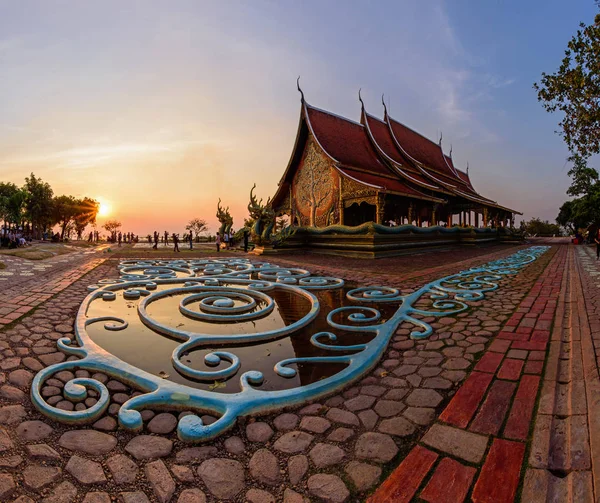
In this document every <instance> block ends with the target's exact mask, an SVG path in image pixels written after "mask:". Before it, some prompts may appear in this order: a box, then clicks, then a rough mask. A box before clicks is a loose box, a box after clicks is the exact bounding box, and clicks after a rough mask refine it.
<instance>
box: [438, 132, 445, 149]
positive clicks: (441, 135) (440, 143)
mask: <svg viewBox="0 0 600 503" xmlns="http://www.w3.org/2000/svg"><path fill="white" fill-rule="evenodd" d="M443 136H444V135H443V133H442V132H441V131H440V141H439V145H440V147H441V146H442V137H443Z"/></svg>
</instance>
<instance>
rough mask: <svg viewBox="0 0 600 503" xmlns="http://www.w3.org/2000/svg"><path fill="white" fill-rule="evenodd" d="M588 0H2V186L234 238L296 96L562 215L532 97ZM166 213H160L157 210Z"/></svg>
mask: <svg viewBox="0 0 600 503" xmlns="http://www.w3.org/2000/svg"><path fill="white" fill-rule="evenodd" d="M596 11H597V7H596V6H595V5H594V3H593V1H592V0H573V1H570V2H564V1H527V2H522V1H493V0H490V1H483V2H482V1H442V0H426V1H395V2H383V1H379V2H364V1H363V2H350V1H344V2H333V1H324V2H323V1H321V2H317V1H303V2H292V1H269V2H261V1H252V2H250V1H247V2H234V1H225V2H199V1H189V2H187V1H173V2H166V1H164V2H152V1H139V2H133V1H119V2H116V1H105V2H66V1H46V2H41V1H40V2H31V1H20V2H10V1H8V0H0V110H1V111H2V113H1V114H0V179H2V180H11V181H15V182H18V183H22V181H23V178H24V177H25V176H26V174H28V173H29V172H30V171H34V172H35V173H36V174H38V175H40V176H42V177H43V178H44V179H45V180H47V181H49V182H51V183H52V185H53V186H54V187H55V188H56V189H57V192H67V193H72V194H77V195H79V194H88V195H92V196H95V197H98V198H101V199H104V200H106V201H108V202H110V204H112V206H113V210H114V216H118V217H119V218H121V220H122V221H123V222H124V224H125V225H126V226H128V227H130V228H131V230H133V231H134V232H138V233H144V234H145V233H146V232H149V231H151V230H153V229H154V227H158V228H163V227H164V228H169V229H172V230H178V229H180V228H183V225H184V224H185V222H186V221H187V220H189V219H191V218H193V217H196V216H198V217H202V218H206V219H208V220H209V222H210V223H211V224H212V225H213V227H214V223H215V221H216V219H215V217H214V214H215V212H216V202H217V199H218V197H221V198H222V199H223V201H224V202H225V204H227V205H229V206H230V207H231V209H232V213H233V216H234V219H235V223H236V226H237V225H241V223H242V218H243V217H244V216H246V214H247V212H246V210H245V207H246V205H247V202H248V193H249V190H250V187H251V186H252V184H253V183H254V182H256V183H257V185H258V191H259V194H261V196H264V197H265V198H266V196H268V195H271V194H273V193H274V191H275V188H276V184H277V181H278V180H279V178H280V176H281V174H282V173H283V170H284V168H285V166H286V165H287V162H288V159H289V156H290V154H291V150H292V146H293V142H294V139H295V134H296V128H297V122H298V115H299V111H300V108H299V95H298V93H297V91H296V88H295V84H296V83H295V79H296V77H297V76H298V75H301V76H302V77H301V84H302V87H303V89H304V92H305V95H306V98H307V101H309V102H310V103H311V104H314V105H316V106H318V107H321V108H325V109H328V110H331V111H333V112H335V113H338V114H341V115H345V116H347V117H349V118H352V119H355V120H357V119H358V118H359V112H360V107H359V103H358V97H357V92H358V89H359V88H362V94H363V98H364V100H365V103H366V105H367V109H368V110H369V112H370V113H373V114H375V115H381V114H382V110H381V108H382V107H381V94H382V93H385V95H386V100H388V101H389V110H390V112H391V114H392V115H393V116H394V117H395V118H397V119H398V120H400V121H402V122H404V123H405V124H407V125H409V126H411V127H413V128H414V129H417V130H418V131H420V132H422V133H423V134H425V135H427V136H429V137H431V138H432V139H434V140H437V139H438V138H439V134H440V132H443V145H444V148H445V150H446V151H448V150H449V149H450V145H452V147H453V157H454V160H455V164H456V165H457V166H458V167H462V168H464V167H466V163H467V162H469V165H470V173H471V178H472V180H473V183H474V185H475V187H476V188H477V189H478V190H479V191H480V192H481V193H482V194H484V195H486V196H488V197H491V198H493V199H496V200H498V201H499V202H501V203H502V204H504V205H507V206H510V207H514V208H517V209H521V210H522V211H523V212H524V214H525V215H524V217H525V218H531V217H533V216H539V217H542V218H544V219H549V220H553V219H554V218H555V217H556V214H557V212H558V207H559V206H560V205H561V204H562V202H563V201H564V200H565V198H566V195H565V190H566V188H567V186H568V184H569V180H568V177H567V171H568V166H566V165H565V160H566V157H567V155H568V154H567V151H566V148H565V147H564V145H563V142H562V140H561V139H560V137H559V136H558V135H556V134H554V131H555V130H556V129H557V123H558V121H559V119H560V118H559V117H558V116H552V115H549V114H547V113H546V112H545V111H544V110H543V109H542V107H541V106H540V105H539V103H538V102H537V100H536V95H535V92H534V90H533V89H532V84H533V82H534V81H536V80H538V79H539V77H540V74H541V72H542V71H546V72H552V71H554V70H555V69H556V68H557V66H558V65H559V63H560V60H561V58H562V56H563V52H564V49H565V47H566V44H567V42H568V40H569V38H570V37H571V35H572V34H574V33H575V31H576V30H577V26H578V23H579V22H580V21H585V22H591V21H592V19H593V16H594V15H595V13H596ZM165 208H168V211H165Z"/></svg>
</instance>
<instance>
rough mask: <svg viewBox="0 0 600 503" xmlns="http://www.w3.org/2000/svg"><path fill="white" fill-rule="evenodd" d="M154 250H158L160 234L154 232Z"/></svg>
mask: <svg viewBox="0 0 600 503" xmlns="http://www.w3.org/2000/svg"><path fill="white" fill-rule="evenodd" d="M152 249H153V250H158V232H156V231H154V246H153V247H152Z"/></svg>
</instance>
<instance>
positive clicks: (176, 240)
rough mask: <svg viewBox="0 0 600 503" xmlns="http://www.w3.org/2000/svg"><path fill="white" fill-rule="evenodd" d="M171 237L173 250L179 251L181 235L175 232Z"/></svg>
mask: <svg viewBox="0 0 600 503" xmlns="http://www.w3.org/2000/svg"><path fill="white" fill-rule="evenodd" d="M171 238H172V239H173V251H174V252H178V251H179V236H178V235H177V234H175V233H173V234H172V235H171Z"/></svg>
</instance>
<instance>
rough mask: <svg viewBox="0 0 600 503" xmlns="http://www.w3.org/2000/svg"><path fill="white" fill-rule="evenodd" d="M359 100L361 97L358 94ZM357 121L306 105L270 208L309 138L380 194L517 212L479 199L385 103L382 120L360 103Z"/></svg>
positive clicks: (465, 177)
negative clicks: (459, 200) (457, 200)
mask: <svg viewBox="0 0 600 503" xmlns="http://www.w3.org/2000/svg"><path fill="white" fill-rule="evenodd" d="M359 97H360V95H359ZM360 101H361V104H362V110H361V120H360V122H355V121H353V120H350V119H347V118H345V117H341V116H339V115H336V114H333V113H331V112H327V111H325V110H321V109H319V108H316V107H313V106H311V105H309V104H308V103H306V101H305V100H304V96H302V111H301V114H300V124H299V126H298V134H297V136H296V145H295V147H294V152H293V154H292V157H291V159H290V162H289V164H288V167H287V169H286V171H285V173H284V175H283V177H282V179H281V181H280V182H279V187H278V190H277V193H276V195H275V197H274V198H273V203H274V205H275V206H277V204H279V203H280V202H281V200H283V198H285V196H286V194H287V190H288V187H289V184H290V183H291V181H292V178H293V176H294V173H295V169H294V167H295V166H297V163H298V162H299V160H300V156H301V155H302V152H301V151H299V148H300V149H301V147H302V146H303V144H304V142H305V141H306V138H307V136H308V134H309V133H310V134H311V135H312V136H313V137H314V139H315V141H316V142H317V143H318V145H319V146H320V147H321V149H322V150H323V152H324V153H325V155H327V156H328V157H329V158H330V159H331V160H332V162H333V164H334V166H335V168H336V169H337V170H338V171H339V172H340V173H341V174H342V175H343V176H345V177H347V178H350V179H352V180H354V181H356V182H359V183H361V184H363V185H366V186H371V187H376V188H378V189H380V190H382V191H385V192H390V193H397V194H401V195H406V196H408V197H412V198H417V199H426V200H430V201H434V202H444V200H445V199H447V198H448V197H449V196H453V197H460V198H464V199H467V200H468V201H470V202H473V203H476V204H480V205H482V206H488V207H494V208H498V209H502V210H505V211H509V212H511V213H518V212H516V211H514V210H511V209H509V208H505V207H503V206H500V205H498V204H497V203H496V202H495V201H492V200H491V199H488V198H485V197H483V196H481V195H480V194H479V193H478V192H477V191H476V190H475V189H474V188H473V185H472V183H471V180H470V178H469V174H468V172H464V171H461V170H459V169H457V168H456V167H455V166H454V163H453V161H452V156H451V155H449V156H448V155H446V154H444V152H443V150H442V145H441V139H440V142H439V143H434V142H433V141H431V140H429V139H428V138H426V137H425V136H423V135H421V134H420V133H417V132H416V131H414V130H412V129H410V128H409V127H407V126H405V125H404V124H402V123H401V122H398V121H396V120H395V119H393V118H391V117H390V116H389V115H388V113H387V110H386V109H385V103H384V118H383V120H381V119H379V118H377V117H374V116H372V115H370V114H368V113H367V112H366V110H365V107H364V103H362V99H361V100H360Z"/></svg>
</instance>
